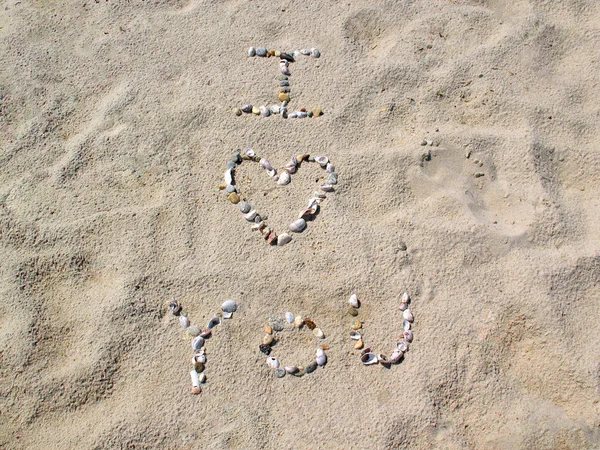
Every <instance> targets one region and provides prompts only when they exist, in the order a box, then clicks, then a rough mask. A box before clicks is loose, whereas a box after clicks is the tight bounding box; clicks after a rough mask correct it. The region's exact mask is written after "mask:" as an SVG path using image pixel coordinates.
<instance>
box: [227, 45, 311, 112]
mask: <svg viewBox="0 0 600 450" xmlns="http://www.w3.org/2000/svg"><path fill="white" fill-rule="evenodd" d="M302 55H304V56H312V57H313V58H319V57H320V56H321V52H319V50H318V49H316V48H312V49H310V50H307V49H303V50H290V51H286V52H282V51H279V50H267V49H266V48H265V47H258V48H254V47H250V48H249V49H248V56H251V57H254V56H258V57H263V58H270V57H276V58H279V71H280V72H281V74H280V75H279V76H278V81H279V94H278V95H277V99H278V100H279V101H280V102H281V103H280V104H272V105H269V106H265V105H263V106H253V105H243V106H242V107H241V108H236V109H235V114H236V115H237V116H241V115H243V114H253V115H256V116H260V117H269V116H275V115H279V116H281V117H282V118H284V119H288V118H289V119H304V118H306V117H319V116H321V115H322V114H323V110H322V109H321V108H314V109H312V110H310V111H307V110H306V108H301V109H299V110H298V111H293V112H290V113H288V104H289V102H290V99H291V97H290V94H291V86H290V82H289V78H288V77H289V76H291V75H292V74H291V72H290V68H289V66H290V63H293V62H296V59H295V58H298V57H300V56H302Z"/></svg>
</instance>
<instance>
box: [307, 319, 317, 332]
mask: <svg viewBox="0 0 600 450" xmlns="http://www.w3.org/2000/svg"><path fill="white" fill-rule="evenodd" d="M304 325H306V326H307V327H308V329H309V330H314V329H315V328H317V325H316V324H315V323H314V322H313V321H312V320H310V319H304Z"/></svg>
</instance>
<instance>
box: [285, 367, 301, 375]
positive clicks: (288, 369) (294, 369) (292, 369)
mask: <svg viewBox="0 0 600 450" xmlns="http://www.w3.org/2000/svg"><path fill="white" fill-rule="evenodd" d="M283 370H285V371H286V373H289V374H292V375H293V374H295V373H296V372H298V370H299V369H298V367H296V366H285V367H284V368H283Z"/></svg>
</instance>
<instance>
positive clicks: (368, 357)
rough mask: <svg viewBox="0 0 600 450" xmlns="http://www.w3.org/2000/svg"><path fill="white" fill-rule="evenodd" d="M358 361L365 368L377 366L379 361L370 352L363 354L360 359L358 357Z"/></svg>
mask: <svg viewBox="0 0 600 450" xmlns="http://www.w3.org/2000/svg"><path fill="white" fill-rule="evenodd" d="M360 361H361V362H362V363H363V364H364V365H365V366H370V365H372V364H377V363H378V362H379V360H378V359H377V355H376V354H375V353H372V352H367V353H364V354H363V355H362V356H361V357H360Z"/></svg>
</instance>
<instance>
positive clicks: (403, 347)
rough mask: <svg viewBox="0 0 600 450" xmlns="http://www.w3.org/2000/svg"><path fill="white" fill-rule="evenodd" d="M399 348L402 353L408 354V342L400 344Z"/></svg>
mask: <svg viewBox="0 0 600 450" xmlns="http://www.w3.org/2000/svg"><path fill="white" fill-rule="evenodd" d="M397 348H398V350H400V351H401V352H402V353H406V352H407V351H408V342H404V341H400V342H398V345H397Z"/></svg>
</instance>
